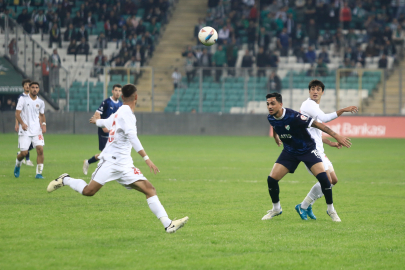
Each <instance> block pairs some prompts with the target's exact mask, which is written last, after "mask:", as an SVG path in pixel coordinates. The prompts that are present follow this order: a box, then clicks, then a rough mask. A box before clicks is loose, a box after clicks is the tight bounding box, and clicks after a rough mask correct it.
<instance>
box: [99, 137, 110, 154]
mask: <svg viewBox="0 0 405 270" xmlns="http://www.w3.org/2000/svg"><path fill="white" fill-rule="evenodd" d="M107 142H108V137H104V136H100V135H98V150H100V151H103V150H104V147H105V145H106V144H107Z"/></svg>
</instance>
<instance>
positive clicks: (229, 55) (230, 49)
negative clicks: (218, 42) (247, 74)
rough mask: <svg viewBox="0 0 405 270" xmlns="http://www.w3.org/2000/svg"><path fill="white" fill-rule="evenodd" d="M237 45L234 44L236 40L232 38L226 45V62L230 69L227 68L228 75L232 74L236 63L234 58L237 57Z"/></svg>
mask: <svg viewBox="0 0 405 270" xmlns="http://www.w3.org/2000/svg"><path fill="white" fill-rule="evenodd" d="M238 50H239V49H238V46H237V45H236V40H235V39H232V43H231V44H230V45H227V46H226V63H227V64H228V67H230V68H231V69H229V70H228V75H231V76H234V75H235V69H233V68H234V67H235V65H236V60H237V59H238Z"/></svg>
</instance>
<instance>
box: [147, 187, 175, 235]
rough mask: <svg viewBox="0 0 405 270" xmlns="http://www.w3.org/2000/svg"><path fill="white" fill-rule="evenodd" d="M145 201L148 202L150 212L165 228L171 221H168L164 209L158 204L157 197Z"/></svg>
mask: <svg viewBox="0 0 405 270" xmlns="http://www.w3.org/2000/svg"><path fill="white" fill-rule="evenodd" d="M146 201H147V202H148V205H149V208H150V210H151V211H152V212H153V214H155V215H156V217H157V218H158V219H159V220H160V221H161V222H162V224H163V226H164V227H165V228H166V227H168V226H169V225H170V223H171V222H172V221H171V220H170V219H169V217H168V215H167V213H166V210H165V208H164V207H163V205H162V204H161V203H160V201H159V198H158V196H157V195H155V196H152V197H150V198H148V199H146Z"/></svg>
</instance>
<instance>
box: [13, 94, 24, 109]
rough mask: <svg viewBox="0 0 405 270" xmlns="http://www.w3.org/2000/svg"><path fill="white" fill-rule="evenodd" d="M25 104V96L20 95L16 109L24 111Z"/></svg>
mask: <svg viewBox="0 0 405 270" xmlns="http://www.w3.org/2000/svg"><path fill="white" fill-rule="evenodd" d="M24 104H25V99H24V98H23V97H20V98H19V99H18V102H17V106H16V108H15V109H16V110H17V111H22V109H23V108H24Z"/></svg>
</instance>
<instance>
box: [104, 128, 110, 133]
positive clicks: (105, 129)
mask: <svg viewBox="0 0 405 270" xmlns="http://www.w3.org/2000/svg"><path fill="white" fill-rule="evenodd" d="M102 130H103V131H104V132H105V133H108V132H110V131H109V130H108V128H105V127H103V128H102Z"/></svg>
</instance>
